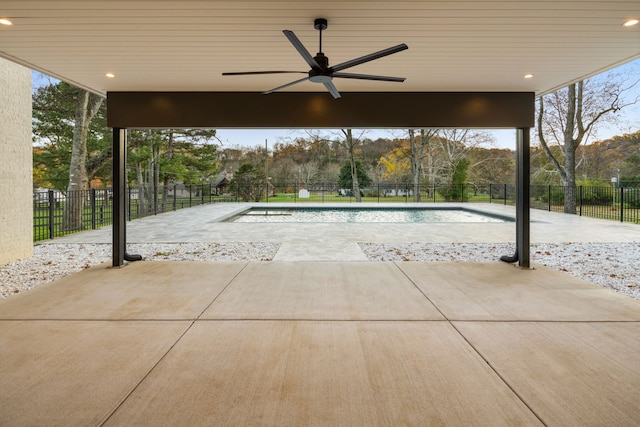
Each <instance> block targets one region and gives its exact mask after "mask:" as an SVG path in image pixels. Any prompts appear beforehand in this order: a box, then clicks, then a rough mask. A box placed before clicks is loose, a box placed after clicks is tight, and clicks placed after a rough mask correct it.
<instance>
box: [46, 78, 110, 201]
mask: <svg viewBox="0 0 640 427" xmlns="http://www.w3.org/2000/svg"><path fill="white" fill-rule="evenodd" d="M77 100H78V89H77V88H75V87H73V86H71V85H69V84H67V83H64V82H58V83H51V84H49V85H44V86H40V87H38V88H37V89H36V90H35V91H34V93H33V142H34V153H33V164H34V170H37V171H38V181H37V182H38V183H39V184H38V185H39V186H43V187H50V188H56V189H59V190H65V189H66V188H67V187H68V186H69V167H70V164H71V154H72V146H73V136H74V127H75V126H74V125H75V114H76V105H77ZM110 132H111V131H110V129H109V128H108V127H107V122H106V106H105V104H104V103H102V104H101V106H100V108H99V109H98V111H97V113H96V114H95V116H94V117H93V118H92V120H91V122H90V123H89V128H88V132H87V139H86V160H85V167H86V173H87V180H88V181H92V180H94V179H97V180H99V181H101V182H102V183H106V182H108V180H109V179H110V177H111V137H110V135H111V133H110Z"/></svg>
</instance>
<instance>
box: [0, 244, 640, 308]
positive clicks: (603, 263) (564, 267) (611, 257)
mask: <svg viewBox="0 0 640 427" xmlns="http://www.w3.org/2000/svg"><path fill="white" fill-rule="evenodd" d="M360 247H361V248H362V250H363V251H364V252H365V254H366V255H367V257H368V258H369V260H371V261H445V262H452V261H453V262H458V261H475V262H495V261H497V260H498V258H499V257H500V255H512V254H513V252H514V246H513V245H512V244H506V243H446V244H435V243H431V244H430V243H400V244H380V243H360ZM278 248H279V244H276V243H266V242H233V243H230V242H229V243H147V244H130V245H128V250H129V252H130V253H132V254H140V255H142V256H143V257H144V259H145V260H147V261H181V260H190V261H270V260H272V259H273V257H274V256H275V254H276V252H277V251H278ZM110 261H111V244H87V243H82V244H55V243H51V244H42V245H37V246H35V247H34V255H33V257H32V258H28V259H24V260H21V261H16V262H12V263H9V264H6V265H0V298H6V297H7V296H10V295H14V294H17V293H20V292H23V291H26V290H28V289H32V288H35V287H37V286H40V285H43V284H45V283H49V282H52V281H54V280H56V279H59V278H61V277H64V276H66V275H68V274H71V273H75V272H78V271H81V270H83V269H86V268H89V267H92V266H95V265H99V264H102V263H107V262H110ZM531 262H532V263H533V264H540V265H545V266H548V267H550V268H553V269H556V270H560V271H565V272H568V273H569V274H571V275H573V276H575V277H578V278H581V279H584V280H587V281H589V282H591V283H595V284H597V285H600V286H602V287H605V288H609V289H613V290H615V291H616V292H619V293H621V294H624V295H627V296H630V297H632V298H635V299H640V267H638V266H640V244H637V243H569V244H562V243H545V244H537V245H532V246H531Z"/></svg>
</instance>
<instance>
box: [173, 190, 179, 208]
mask: <svg viewBox="0 0 640 427" xmlns="http://www.w3.org/2000/svg"><path fill="white" fill-rule="evenodd" d="M173 210H174V211H175V210H178V184H173Z"/></svg>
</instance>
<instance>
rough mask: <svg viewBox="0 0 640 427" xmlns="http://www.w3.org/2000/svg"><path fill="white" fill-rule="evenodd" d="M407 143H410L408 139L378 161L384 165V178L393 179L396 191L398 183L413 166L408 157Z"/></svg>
mask: <svg viewBox="0 0 640 427" xmlns="http://www.w3.org/2000/svg"><path fill="white" fill-rule="evenodd" d="M406 145H408V143H407V141H406V140H404V141H401V142H400V146H398V147H396V148H395V149H393V150H391V151H390V152H389V153H387V155H386V156H382V157H380V160H379V161H378V165H380V166H382V167H384V173H383V174H382V178H384V179H385V180H391V181H393V183H394V185H395V187H396V188H395V190H396V193H397V190H398V184H400V182H401V181H402V179H403V178H406V177H407V174H408V173H409V172H410V170H411V168H412V166H413V165H412V163H411V161H412V159H410V158H408V157H407V151H408V150H407V148H406Z"/></svg>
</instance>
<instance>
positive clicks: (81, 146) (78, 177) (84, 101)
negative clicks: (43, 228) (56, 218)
mask: <svg viewBox="0 0 640 427" xmlns="http://www.w3.org/2000/svg"><path fill="white" fill-rule="evenodd" d="M103 101H104V98H103V97H101V96H98V95H95V94H92V93H90V92H88V91H86V90H84V89H76V109H75V117H74V119H75V120H74V127H73V142H72V148H71V162H70V164H69V185H68V186H67V200H66V203H65V205H64V213H63V219H62V229H63V230H65V231H69V230H81V229H82V215H83V213H84V205H85V200H87V197H86V194H85V193H84V191H81V190H88V189H89V188H90V186H89V174H88V173H87V135H88V132H89V124H90V123H91V120H92V119H93V117H94V116H95V115H96V114H97V112H98V109H99V108H100V105H102V102H103Z"/></svg>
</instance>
